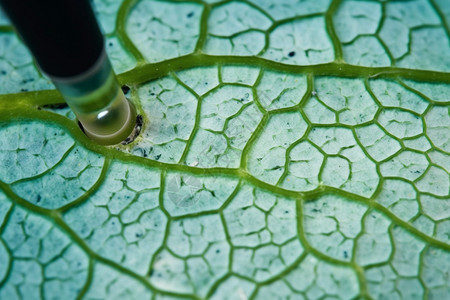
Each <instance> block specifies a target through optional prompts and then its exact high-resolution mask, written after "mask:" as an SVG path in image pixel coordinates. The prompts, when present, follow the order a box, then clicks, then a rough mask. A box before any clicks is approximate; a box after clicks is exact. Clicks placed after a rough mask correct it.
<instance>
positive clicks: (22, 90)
mask: <svg viewBox="0 0 450 300" xmlns="http://www.w3.org/2000/svg"><path fill="white" fill-rule="evenodd" d="M20 91H21V92H28V89H20Z"/></svg>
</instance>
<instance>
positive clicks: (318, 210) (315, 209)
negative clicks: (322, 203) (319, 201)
mask: <svg viewBox="0 0 450 300" xmlns="http://www.w3.org/2000/svg"><path fill="white" fill-rule="evenodd" d="M312 211H313V212H320V209H317V208H313V209H312Z"/></svg>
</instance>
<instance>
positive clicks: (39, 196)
mask: <svg viewBox="0 0 450 300" xmlns="http://www.w3.org/2000/svg"><path fill="white" fill-rule="evenodd" d="M39 202H41V195H39V194H38V195H37V197H36V203H39Z"/></svg>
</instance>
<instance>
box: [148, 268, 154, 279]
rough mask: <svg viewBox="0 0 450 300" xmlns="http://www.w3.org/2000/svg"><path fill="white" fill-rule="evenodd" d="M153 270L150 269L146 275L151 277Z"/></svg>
mask: <svg viewBox="0 0 450 300" xmlns="http://www.w3.org/2000/svg"><path fill="white" fill-rule="evenodd" d="M154 272H155V271H153V269H151V270H150V272H148V276H150V277H152V276H153V273H154Z"/></svg>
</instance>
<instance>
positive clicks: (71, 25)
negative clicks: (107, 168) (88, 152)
mask: <svg viewBox="0 0 450 300" xmlns="http://www.w3.org/2000/svg"><path fill="white" fill-rule="evenodd" d="M0 4H1V6H2V7H3V9H4V10H5V12H6V14H7V15H8V17H9V18H10V20H11V21H12V23H13V25H14V27H15V28H16V30H17V32H18V33H19V35H20V36H21V37H22V39H23V41H24V42H25V44H26V45H27V46H28V48H29V49H30V50H31V52H32V54H33V56H34V57H35V59H36V61H37V63H38V65H39V67H40V68H41V70H42V71H43V73H45V74H46V75H47V76H48V77H49V78H50V79H51V80H52V82H53V83H54V84H55V86H56V87H57V88H58V90H59V91H60V92H61V94H62V96H63V97H64V99H65V101H66V102H67V104H68V105H69V106H70V108H71V109H72V111H73V112H74V113H75V115H76V116H77V119H78V120H79V121H80V123H81V125H82V126H83V130H84V132H85V133H86V135H87V136H88V137H90V138H91V139H93V140H95V141H97V142H98V143H100V144H108V145H112V144H117V143H120V142H121V141H123V140H125V139H126V138H127V137H128V136H129V135H130V134H131V133H132V131H133V129H134V126H135V123H136V111H135V109H134V106H133V105H132V103H131V102H129V101H128V100H127V99H126V98H125V96H124V94H123V92H122V90H121V88H120V86H119V84H118V82H117V80H116V77H115V75H114V72H113V70H112V67H111V64H110V62H109V60H108V57H107V55H106V52H105V48H104V40H103V36H102V34H101V32H100V29H99V26H98V24H97V21H96V19H95V15H94V13H93V11H92V7H91V5H90V3H89V0H0Z"/></svg>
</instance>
